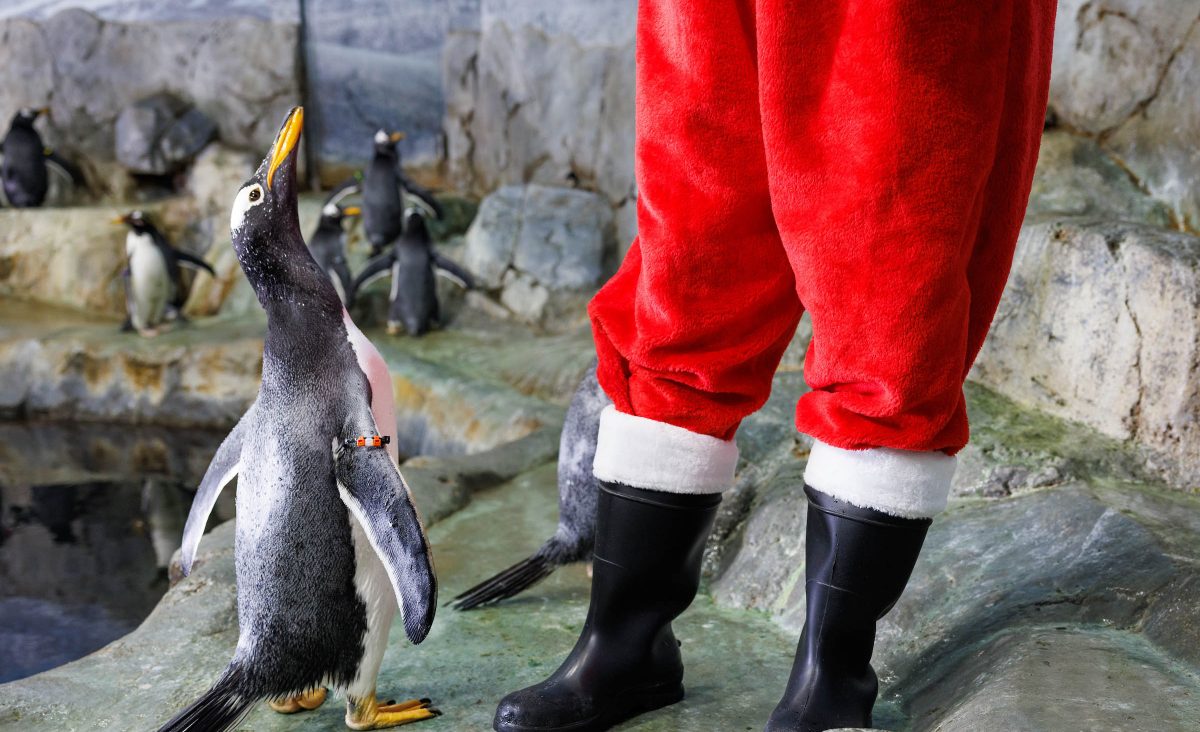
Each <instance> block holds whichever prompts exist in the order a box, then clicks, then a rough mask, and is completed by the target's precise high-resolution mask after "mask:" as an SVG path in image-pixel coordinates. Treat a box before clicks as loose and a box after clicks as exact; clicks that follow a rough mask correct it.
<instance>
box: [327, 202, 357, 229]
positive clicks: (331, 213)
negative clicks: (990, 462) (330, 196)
mask: <svg viewBox="0 0 1200 732" xmlns="http://www.w3.org/2000/svg"><path fill="white" fill-rule="evenodd" d="M360 214H362V209H361V208H359V207H358V206H346V207H345V208H343V207H341V206H339V205H337V204H336V203H327V204H325V207H324V208H322V209H321V224H323V225H325V224H327V225H332V226H341V225H342V219H347V218H351V217H353V216H358V215H360Z"/></svg>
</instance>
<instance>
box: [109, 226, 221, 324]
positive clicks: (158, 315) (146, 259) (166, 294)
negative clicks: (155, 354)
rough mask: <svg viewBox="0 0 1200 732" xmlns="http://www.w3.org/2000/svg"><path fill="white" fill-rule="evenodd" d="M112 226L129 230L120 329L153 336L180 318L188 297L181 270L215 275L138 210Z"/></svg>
mask: <svg viewBox="0 0 1200 732" xmlns="http://www.w3.org/2000/svg"><path fill="white" fill-rule="evenodd" d="M113 223H115V224H124V225H125V226H128V227H129V233H128V234H126V235H125V258H126V262H127V264H128V269H127V271H126V272H127V274H126V280H125V309H126V311H127V318H126V320H125V325H124V326H123V329H124V330H137V331H138V332H139V333H141V334H142V335H154V334H155V333H156V332H157V329H158V327H159V326H160V325H162V324H163V323H165V322H166V321H168V320H174V319H181V318H182V317H183V315H182V311H183V305H184V302H185V301H186V300H187V295H188V288H187V284H186V283H185V282H184V281H183V267H191V268H193V269H197V270H203V271H205V272H208V274H210V275H212V276H216V273H215V272H213V268H212V267H210V266H209V264H208V262H205V261H204V260H203V259H201V258H200V257H198V256H196V255H195V254H192V253H191V252H186V251H184V250H182V249H176V248H175V247H173V246H171V243H170V242H168V241H167V237H166V236H164V235H163V233H162V232H161V231H160V230H159V229H158V227H157V226H155V225H154V223H153V222H152V221H150V219H149V218H148V217H147V216H146V214H144V213H142V212H141V211H132V212H130V213H128V214H126V215H124V216H122V217H120V218H117V219H114V220H113Z"/></svg>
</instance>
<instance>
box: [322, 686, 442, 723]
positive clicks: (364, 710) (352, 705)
mask: <svg viewBox="0 0 1200 732" xmlns="http://www.w3.org/2000/svg"><path fill="white" fill-rule="evenodd" d="M429 704H430V702H429V700H428V699H411V700H409V701H405V702H400V703H399V704H388V705H380V704H379V702H378V701H376V699H375V694H374V693H371V694H368V695H366V696H364V697H362V698H360V699H356V698H354V697H351V698H349V699H347V701H346V726H347V727H349V728H350V729H354V730H364V729H387V728H388V727H399V726H400V725H402V724H410V723H412V722H420V721H423V720H426V719H433V718H434V717H440V716H441V714H442V713H441V712H440V711H438V710H437V709H434V708H432V707H430V706H429Z"/></svg>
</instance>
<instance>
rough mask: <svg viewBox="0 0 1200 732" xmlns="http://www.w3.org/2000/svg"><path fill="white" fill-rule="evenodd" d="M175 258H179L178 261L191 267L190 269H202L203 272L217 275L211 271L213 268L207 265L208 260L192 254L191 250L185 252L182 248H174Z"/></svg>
mask: <svg viewBox="0 0 1200 732" xmlns="http://www.w3.org/2000/svg"><path fill="white" fill-rule="evenodd" d="M175 259H177V260H179V263H180V264H182V265H183V266H185V267H191V268H192V269H202V270H204V271H205V272H208V273H209V274H210V275H212V276H213V277H216V276H217V273H216V272H214V271H213V268H212V267H211V266H210V265H209V263H208V262H205V261H204V260H203V259H201V258H200V257H198V256H196V255H195V254H192V253H191V252H185V251H184V250H182V249H176V250H175Z"/></svg>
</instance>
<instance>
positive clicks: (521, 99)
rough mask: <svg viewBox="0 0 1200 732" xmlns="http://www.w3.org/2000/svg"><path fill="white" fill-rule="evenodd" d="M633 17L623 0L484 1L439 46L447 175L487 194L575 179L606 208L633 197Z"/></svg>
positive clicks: (632, 6)
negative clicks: (470, 22) (465, 25)
mask: <svg viewBox="0 0 1200 732" xmlns="http://www.w3.org/2000/svg"><path fill="white" fill-rule="evenodd" d="M635 17H636V3H633V2H629V1H628V0H604V1H603V2H584V1H580V0H569V1H568V2H553V1H548V0H538V1H537V2H518V1H514V0H484V1H483V3H482V17H481V21H480V24H479V26H478V28H477V29H465V30H462V31H459V32H456V33H453V34H451V36H450V37H448V39H447V41H446V47H445V50H444V53H443V88H444V89H445V94H446V118H445V122H444V129H445V132H446V157H447V168H448V171H447V172H448V174H449V177H450V179H451V181H453V182H454V183H455V184H456V185H457V186H458V187H460V188H462V189H464V190H471V191H473V192H475V193H477V194H479V195H482V194H485V193H488V192H490V191H492V190H494V189H495V188H497V187H499V186H501V185H504V184H512V183H527V182H535V183H543V184H547V185H564V184H566V182H567V181H568V179H573V180H576V181H578V182H579V183H580V184H581V185H582V186H583V187H585V188H590V189H593V190H596V191H598V192H600V193H601V194H602V195H603V196H604V197H605V199H606V200H607V201H608V202H609V204H610V205H612V206H613V207H621V206H622V205H624V204H625V203H626V202H628V201H629V200H631V199H632V198H633V196H634V189H635V186H634V179H633V84H634V46H633V41H634V38H633V36H634V24H635V23H634V21H635ZM621 222H622V225H623V228H622V230H620V231H618V232H617V236H618V238H619V239H620V240H621V241H622V245H623V246H626V245H627V244H628V241H629V240H631V239H632V235H633V232H632V231H630V230H625V228H624V227H625V226H628V224H629V223H631V221H630V217H627V216H626V217H622V219H621Z"/></svg>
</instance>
